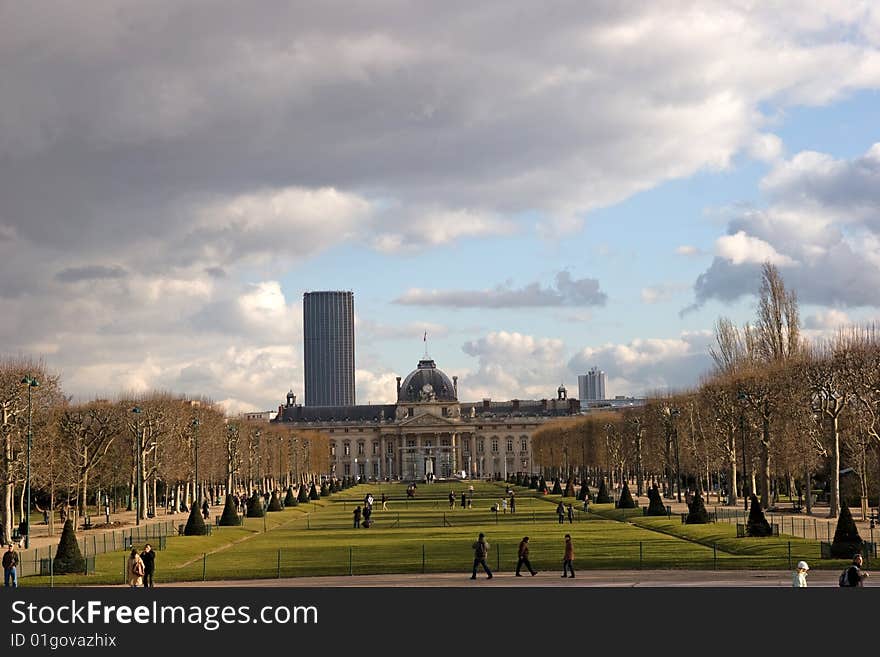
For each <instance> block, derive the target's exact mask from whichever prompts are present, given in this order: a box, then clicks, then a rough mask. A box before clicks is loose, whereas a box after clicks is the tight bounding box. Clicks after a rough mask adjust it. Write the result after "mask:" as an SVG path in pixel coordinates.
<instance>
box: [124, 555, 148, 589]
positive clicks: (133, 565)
mask: <svg viewBox="0 0 880 657" xmlns="http://www.w3.org/2000/svg"><path fill="white" fill-rule="evenodd" d="M143 583H144V560H143V559H141V555H139V554H138V551H137V548H131V554H130V555H129V556H128V585H129V586H130V587H131V588H133V589H135V588H137V587H139V586H142V585H143Z"/></svg>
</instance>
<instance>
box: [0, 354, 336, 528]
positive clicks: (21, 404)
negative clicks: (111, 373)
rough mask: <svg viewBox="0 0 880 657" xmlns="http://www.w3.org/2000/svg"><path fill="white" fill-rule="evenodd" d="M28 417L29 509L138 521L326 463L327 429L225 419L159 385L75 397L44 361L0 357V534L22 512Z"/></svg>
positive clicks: (312, 476) (303, 476)
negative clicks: (81, 399)
mask: <svg viewBox="0 0 880 657" xmlns="http://www.w3.org/2000/svg"><path fill="white" fill-rule="evenodd" d="M26 379H29V380H31V381H34V382H36V384H37V385H35V386H28V385H27V384H24V383H23V381H24V380H26ZM29 393H30V404H29V403H28V394H29ZM29 406H30V407H29ZM29 422H30V428H31V431H32V442H31V446H30V459H29V460H30V480H31V497H32V500H33V502H32V503H33V507H32V508H33V509H35V510H46V511H51V510H54V509H58V508H63V509H65V510H66V509H68V508H69V509H70V511H71V512H72V513H74V514H88V513H89V512H90V511H89V510H90V507H91V508H93V509H94V511H95V513H98V514H99V513H100V512H101V511H102V510H104V508H105V504H107V505H112V506H113V507H116V505H117V504H119V505H125V507H126V508H128V509H129V510H133V509H135V508H136V509H138V512H139V514H140V517H141V518H145V517H146V516H147V514H148V513H156V512H157V510H158V509H160V508H162V507H163V506H169V507H173V508H180V506H181V505H186V506H189V505H190V504H191V503H193V500H201V499H202V498H203V497H205V498H208V499H211V500H213V499H218V498H220V497H221V496H222V495H223V494H225V493H226V492H230V493H250V492H252V491H254V490H259V491H261V492H266V491H270V490H272V489H275V488H286V487H287V486H291V485H293V486H297V485H299V484H300V483H308V482H311V481H315V480H316V479H318V478H319V476H320V474H321V473H326V472H329V470H330V467H329V466H330V463H329V460H330V448H329V439H328V437H327V436H326V435H324V434H321V433H318V432H310V431H296V430H293V429H291V428H289V427H285V426H284V425H282V424H272V423H267V422H257V421H246V420H241V419H233V418H227V417H225V415H224V412H223V409H222V408H221V407H220V406H218V405H217V404H214V403H212V402H211V401H210V400H206V399H191V398H187V397H181V396H178V395H172V394H169V393H163V392H153V393H149V394H143V395H123V396H120V397H119V398H118V399H116V400H113V401H110V400H103V399H96V400H93V401H89V402H85V403H73V402H72V400H71V399H70V398H69V397H67V396H65V395H64V394H63V391H62V389H61V384H60V381H59V377H58V376H57V375H56V374H54V373H52V372H51V371H49V369H48V368H47V367H46V366H45V365H44V364H43V363H42V362H39V361H35V360H32V359H26V358H14V359H0V439H2V456H0V480H2V489H0V491H2V492H0V495H2V505H0V515H2V523H0V534H2V536H0V540H2V541H6V540H8V537H9V536H10V535H11V532H12V528H13V526H14V523H15V522H16V519H17V520H18V521H21V520H22V519H23V518H24V517H25V507H26V502H25V499H26V491H27V487H26V481H27V461H28V448H27V437H28V426H29ZM48 517H49V522H50V527H49V531H50V533H52V532H53V530H54V527H53V526H52V523H53V522H54V514H53V513H51V512H50V513H48Z"/></svg>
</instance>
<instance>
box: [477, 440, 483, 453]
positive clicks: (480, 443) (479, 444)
mask: <svg viewBox="0 0 880 657" xmlns="http://www.w3.org/2000/svg"><path fill="white" fill-rule="evenodd" d="M477 453H478V454H482V453H483V439H482V438H477Z"/></svg>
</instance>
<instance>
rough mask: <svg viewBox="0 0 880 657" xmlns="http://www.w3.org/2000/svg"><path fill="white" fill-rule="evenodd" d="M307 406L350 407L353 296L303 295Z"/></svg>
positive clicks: (352, 379) (349, 294)
mask: <svg viewBox="0 0 880 657" xmlns="http://www.w3.org/2000/svg"><path fill="white" fill-rule="evenodd" d="M303 361H304V363H303V364H304V366H305V404H306V406H353V405H354V404H355V398H354V295H353V294H352V293H351V292H306V293H305V294H303Z"/></svg>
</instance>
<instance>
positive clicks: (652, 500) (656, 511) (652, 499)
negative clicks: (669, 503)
mask: <svg viewBox="0 0 880 657" xmlns="http://www.w3.org/2000/svg"><path fill="white" fill-rule="evenodd" d="M645 513H646V515H649V516H665V515H666V505H665V504H663V496H662V495H660V488H659V487H658V486H657V483H656V482H655V483H654V485H653V486H651V487H650V488H649V489H648V510H647V511H646V512H645Z"/></svg>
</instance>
